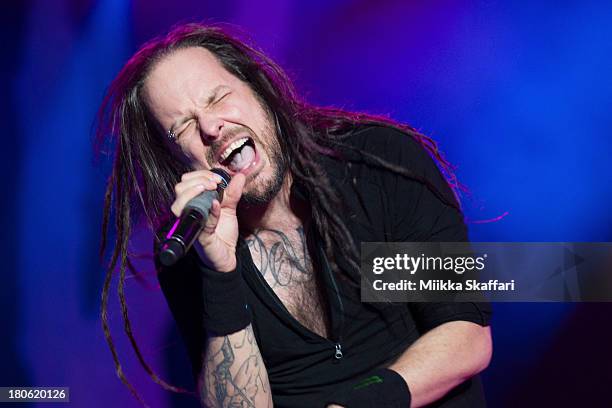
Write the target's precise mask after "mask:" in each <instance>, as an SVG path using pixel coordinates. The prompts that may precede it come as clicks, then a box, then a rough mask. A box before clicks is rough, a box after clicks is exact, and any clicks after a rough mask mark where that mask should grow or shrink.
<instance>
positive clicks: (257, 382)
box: [200, 325, 272, 408]
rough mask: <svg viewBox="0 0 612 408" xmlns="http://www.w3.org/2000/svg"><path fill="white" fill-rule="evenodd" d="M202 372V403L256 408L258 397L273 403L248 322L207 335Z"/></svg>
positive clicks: (235, 407) (265, 373)
mask: <svg viewBox="0 0 612 408" xmlns="http://www.w3.org/2000/svg"><path fill="white" fill-rule="evenodd" d="M204 372H205V378H204V379H203V384H202V388H201V390H200V392H201V394H200V395H202V399H203V402H204V404H205V406H207V407H231V408H255V407H256V404H255V402H256V401H261V400H264V401H266V404H267V406H272V398H271V395H270V385H269V383H268V375H267V372H266V368H265V366H264V363H263V360H262V358H261V354H260V352H259V348H258V347H257V342H256V341H255V336H254V334H253V328H252V327H251V325H249V326H247V327H246V328H245V329H244V330H241V331H240V332H237V333H233V334H231V335H228V336H224V337H212V338H210V339H209V341H208V345H207V351H206V353H205V358H204ZM265 394H267V395H265ZM260 406H261V405H257V408H259V407H260Z"/></svg>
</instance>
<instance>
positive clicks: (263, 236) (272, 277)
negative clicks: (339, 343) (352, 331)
mask: <svg viewBox="0 0 612 408" xmlns="http://www.w3.org/2000/svg"><path fill="white" fill-rule="evenodd" d="M246 242H247V244H248V246H249V250H250V252H251V257H252V258H253V262H254V263H255V266H257V268H258V269H259V271H260V273H261V275H262V276H263V277H264V279H265V280H266V282H267V283H268V285H269V286H270V287H271V288H272V290H273V291H274V293H275V294H276V296H278V298H279V299H280V300H281V302H282V303H283V305H284V306H285V308H286V309H287V310H288V311H289V313H291V315H292V316H293V317H294V318H295V319H296V320H297V321H298V322H300V323H301V324H302V326H304V327H306V328H307V329H309V330H310V331H312V332H314V333H317V334H318V335H320V336H322V337H325V338H328V337H329V317H328V316H327V314H328V313H327V310H328V303H327V298H326V296H324V294H323V290H322V285H321V282H320V277H319V274H318V273H315V265H313V262H312V258H311V256H310V251H309V246H308V243H307V239H306V235H305V234H304V230H303V228H302V227H299V228H298V229H296V230H291V231H279V230H272V229H260V230H256V231H255V232H254V233H253V234H252V235H251V236H249V237H247V239H246Z"/></svg>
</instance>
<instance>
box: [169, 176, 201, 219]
mask: <svg viewBox="0 0 612 408" xmlns="http://www.w3.org/2000/svg"><path fill="white" fill-rule="evenodd" d="M205 189H206V188H205V186H204V185H203V184H198V185H196V186H193V187H191V188H190V189H187V190H185V191H184V192H183V193H182V194H181V195H180V196H177V197H176V200H174V203H172V206H171V207H170V210H171V211H172V213H173V214H174V215H175V216H177V217H180V215H181V213H182V212H183V208H185V205H186V204H187V203H188V202H189V200H191V199H192V198H194V197H195V196H197V195H198V194H200V193H202V192H203V191H204V190H205Z"/></svg>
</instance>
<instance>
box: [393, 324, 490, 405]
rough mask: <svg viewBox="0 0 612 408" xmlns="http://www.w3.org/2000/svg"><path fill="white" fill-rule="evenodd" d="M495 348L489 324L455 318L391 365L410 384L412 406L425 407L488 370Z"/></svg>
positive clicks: (422, 339)
mask: <svg viewBox="0 0 612 408" xmlns="http://www.w3.org/2000/svg"><path fill="white" fill-rule="evenodd" d="M491 350H492V345H491V332H490V328H489V327H482V326H479V325H477V324H475V323H471V322H465V321H454V322H449V323H445V324H442V325H440V326H438V327H436V328H434V329H432V330H430V331H429V332H427V333H426V334H424V335H423V336H422V337H421V338H419V340H417V341H416V342H415V343H414V344H413V345H412V346H410V347H409V348H408V349H407V350H406V351H405V352H404V353H403V354H402V355H401V356H400V357H399V358H398V359H397V360H396V361H395V362H394V363H393V364H391V365H390V366H389V367H388V368H389V369H391V370H394V371H396V372H398V373H399V374H400V375H401V376H402V377H403V378H404V380H405V381H406V383H407V384H408V387H409V388H410V392H411V394H412V403H411V407H413V408H414V407H421V406H423V405H427V404H429V403H431V402H433V401H436V400H438V399H440V398H441V397H443V396H444V395H445V394H446V393H447V392H449V391H450V390H451V389H453V388H454V387H456V386H457V385H459V384H461V383H462V382H464V381H465V380H467V379H469V378H470V377H472V376H474V375H476V374H478V373H479V372H480V371H482V370H484V369H485V368H486V367H487V365H488V364H489V361H490V359H491V352H492V351H491Z"/></svg>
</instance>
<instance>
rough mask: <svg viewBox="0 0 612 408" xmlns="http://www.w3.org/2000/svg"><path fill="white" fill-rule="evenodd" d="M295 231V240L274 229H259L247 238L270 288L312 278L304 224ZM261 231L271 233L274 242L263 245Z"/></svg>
mask: <svg viewBox="0 0 612 408" xmlns="http://www.w3.org/2000/svg"><path fill="white" fill-rule="evenodd" d="M296 231H297V233H298V240H297V241H296V240H293V241H292V240H290V239H289V237H287V235H286V234H285V233H283V232H282V231H279V230H274V229H258V230H256V231H255V232H254V233H253V235H252V236H251V237H250V238H249V239H247V240H246V243H247V244H248V246H249V249H250V250H251V254H253V256H254V257H255V256H258V257H259V259H257V260H258V261H259V262H258V263H259V265H260V272H261V274H262V276H263V277H264V278H266V280H267V281H268V282H269V283H270V286H271V287H272V288H275V287H277V286H292V285H294V284H297V283H303V282H305V281H308V280H310V279H311V278H312V273H311V272H312V266H311V260H310V256H309V254H308V246H307V241H306V235H305V233H304V228H303V227H301V226H300V227H299V228H297V230H296ZM263 234H266V235H270V234H271V235H272V236H273V239H272V241H274V243H273V244H272V246H271V247H270V249H268V248H266V246H265V243H264V239H263V237H262V236H263ZM268 241H270V240H268ZM268 245H269V244H268ZM270 275H271V276H270ZM270 278H271V279H270Z"/></svg>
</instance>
